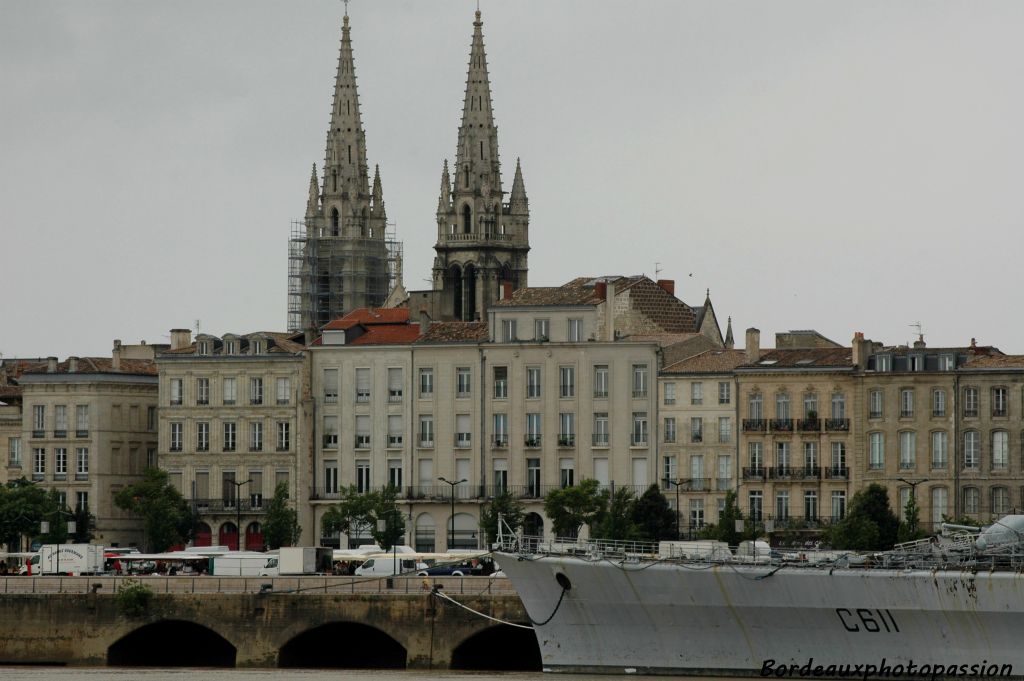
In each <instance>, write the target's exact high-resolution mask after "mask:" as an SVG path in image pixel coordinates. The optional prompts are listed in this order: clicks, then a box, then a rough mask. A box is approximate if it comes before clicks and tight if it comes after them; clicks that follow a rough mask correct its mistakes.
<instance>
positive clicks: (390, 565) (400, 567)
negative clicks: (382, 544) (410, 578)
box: [356, 552, 430, 577]
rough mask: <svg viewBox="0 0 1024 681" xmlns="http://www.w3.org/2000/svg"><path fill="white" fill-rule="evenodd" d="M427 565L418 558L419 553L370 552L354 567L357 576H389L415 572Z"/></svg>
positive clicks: (424, 568)
mask: <svg viewBox="0 0 1024 681" xmlns="http://www.w3.org/2000/svg"><path fill="white" fill-rule="evenodd" d="M428 567H430V566H428V565H427V564H426V563H424V562H423V561H422V560H420V554H412V555H410V554H401V553H397V552H394V553H371V554H370V555H368V556H367V557H366V560H365V561H364V562H363V564H362V565H360V566H359V567H357V568H356V575H357V576H359V577H391V576H393V575H400V574H402V573H416V572H417V571H419V570H426V569H427V568H428Z"/></svg>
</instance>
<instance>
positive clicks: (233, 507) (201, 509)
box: [186, 495, 267, 514]
mask: <svg viewBox="0 0 1024 681" xmlns="http://www.w3.org/2000/svg"><path fill="white" fill-rule="evenodd" d="M255 496H256V499H186V501H187V502H188V503H189V504H191V505H192V507H193V508H195V510H196V512H197V513H199V514H204V513H238V512H239V511H241V512H242V513H266V512H267V509H266V508H265V507H264V504H263V496H262V495H255ZM254 502H255V503H254Z"/></svg>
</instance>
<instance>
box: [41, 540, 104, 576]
mask: <svg viewBox="0 0 1024 681" xmlns="http://www.w3.org/2000/svg"><path fill="white" fill-rule="evenodd" d="M103 561H104V558H103V547H102V546H100V545H99V544H43V545H42V546H40V547H39V563H38V565H35V564H33V569H32V573H33V574H35V573H36V570H38V571H39V574H41V575H76V576H77V575H98V574H101V573H102V572H103V570H104V567H103Z"/></svg>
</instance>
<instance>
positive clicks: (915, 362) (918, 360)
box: [907, 355, 924, 371]
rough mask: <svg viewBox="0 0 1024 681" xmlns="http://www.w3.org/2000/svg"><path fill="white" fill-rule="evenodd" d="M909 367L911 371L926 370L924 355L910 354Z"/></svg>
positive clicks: (908, 358)
mask: <svg viewBox="0 0 1024 681" xmlns="http://www.w3.org/2000/svg"><path fill="white" fill-rule="evenodd" d="M907 369H909V370H910V371H924V355H910V356H908V357H907Z"/></svg>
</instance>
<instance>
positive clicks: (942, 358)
mask: <svg viewBox="0 0 1024 681" xmlns="http://www.w3.org/2000/svg"><path fill="white" fill-rule="evenodd" d="M955 365H956V362H954V361H953V355H939V371H952V370H953V367H954V366H955Z"/></svg>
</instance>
